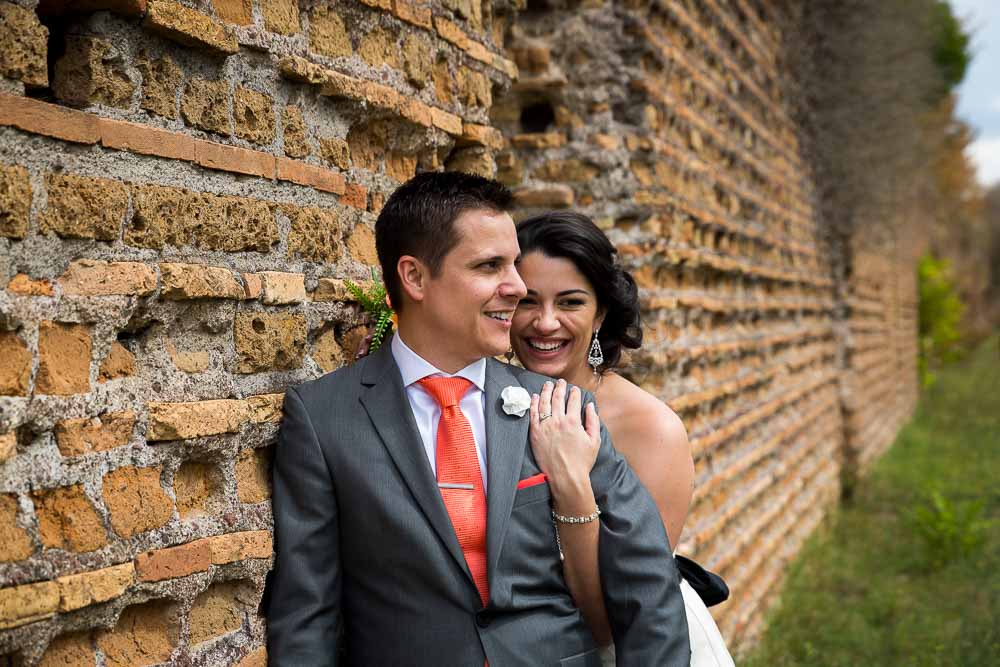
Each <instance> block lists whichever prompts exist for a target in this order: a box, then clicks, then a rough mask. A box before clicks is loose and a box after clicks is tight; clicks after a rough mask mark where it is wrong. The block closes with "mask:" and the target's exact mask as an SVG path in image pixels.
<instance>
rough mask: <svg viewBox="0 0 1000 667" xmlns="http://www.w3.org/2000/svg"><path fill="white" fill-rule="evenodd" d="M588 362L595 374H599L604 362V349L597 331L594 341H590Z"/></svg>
mask: <svg viewBox="0 0 1000 667" xmlns="http://www.w3.org/2000/svg"><path fill="white" fill-rule="evenodd" d="M598 331H600V329H598ZM587 363H588V364H590V366H591V367H592V368H593V369H594V375H597V369H598V368H600V366H601V364H603V363H604V350H602V349H601V341H599V340H598V339H597V331H595V332H594V338H593V341H592V342H591V343H590V352H588V353H587Z"/></svg>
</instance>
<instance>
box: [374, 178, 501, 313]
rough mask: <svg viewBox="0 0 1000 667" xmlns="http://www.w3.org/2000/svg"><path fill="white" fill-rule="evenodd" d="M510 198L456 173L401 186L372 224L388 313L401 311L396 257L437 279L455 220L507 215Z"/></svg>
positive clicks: (484, 181) (491, 184)
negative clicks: (410, 259) (473, 213)
mask: <svg viewBox="0 0 1000 667" xmlns="http://www.w3.org/2000/svg"><path fill="white" fill-rule="evenodd" d="M511 198H512V195H511V192H510V190H508V189H507V188H506V187H505V186H504V185H503V184H502V183H499V182H497V181H494V180H491V179H488V178H483V177H482V176H475V175H473V174H464V173H462V172H458V171H446V172H433V171H432V172H425V173H422V174H417V175H416V176H414V177H413V178H411V179H410V180H408V181H407V182H406V183H404V184H403V185H401V186H399V188H397V189H396V191H395V192H393V193H392V195H391V196H390V197H389V200H388V201H387V202H386V203H385V206H383V207H382V211H381V213H379V216H378V220H376V221H375V250H376V252H377V253H378V260H379V264H381V265H382V280H383V281H384V282H385V288H386V291H387V292H388V293H389V299H391V300H392V307H393V308H395V309H396V310H397V311H398V310H400V309H401V308H402V307H403V298H402V293H401V291H402V287H401V285H400V282H399V275H397V273H396V264H398V263H399V258H400V257H402V256H403V255H413V256H414V257H416V258H418V259H420V260H421V261H423V262H426V263H427V266H428V267H429V268H430V271H431V274H432V275H437V274H438V272H439V270H440V269H441V264H442V262H444V258H445V256H446V255H447V254H448V253H449V252H451V250H452V249H453V248H454V247H455V246H456V245H457V244H458V242H459V236H458V234H456V233H455V220H457V219H458V218H459V216H461V215H462V213H464V212H466V211H470V210H476V209H484V210H488V211H493V212H502V211H506V210H507V208H508V207H509V206H510V201H511Z"/></svg>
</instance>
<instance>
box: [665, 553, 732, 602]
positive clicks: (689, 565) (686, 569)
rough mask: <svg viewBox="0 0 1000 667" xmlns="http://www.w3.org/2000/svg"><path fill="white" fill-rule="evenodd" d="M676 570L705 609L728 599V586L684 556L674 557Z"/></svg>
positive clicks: (718, 577)
mask: <svg viewBox="0 0 1000 667" xmlns="http://www.w3.org/2000/svg"><path fill="white" fill-rule="evenodd" d="M674 560H676V561H677V570H678V571H679V572H680V573H681V576H682V577H684V579H685V580H686V581H687V582H688V583H689V584H691V588H693V589H694V590H695V592H696V593H697V594H698V597H700V598H701V601H702V602H704V603H705V606H706V607H711V606H713V605H717V604H719V603H720V602H725V601H726V600H728V599H729V586H726V582H725V581H724V580H723V579H722V577H720V576H719V575H717V574H715V573H714V572H709V571H708V570H706V569H705V568H703V567H702V566H701V565H698V563H696V562H694V561H693V560H691V559H690V558H685V557H684V556H674Z"/></svg>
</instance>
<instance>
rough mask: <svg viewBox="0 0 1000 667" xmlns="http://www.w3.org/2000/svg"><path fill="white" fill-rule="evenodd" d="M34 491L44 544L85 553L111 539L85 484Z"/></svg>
mask: <svg viewBox="0 0 1000 667" xmlns="http://www.w3.org/2000/svg"><path fill="white" fill-rule="evenodd" d="M31 495H32V499H33V500H34V502H35V514H36V515H37V516H38V535H39V538H40V539H41V541H42V546H44V547H46V548H48V549H63V550H65V551H75V552H78V553H84V552H88V551H94V550H95V549H100V548H101V547H103V546H104V545H105V544H107V543H108V536H107V533H106V532H105V530H104V522H103V521H101V517H100V515H98V514H97V510H96V509H95V508H94V504H93V503H92V502H91V500H90V499H89V498H88V497H87V496H86V494H85V493H84V491H83V486H82V485H80V484H76V485H74V486H65V487H61V488H58V489H51V490H47V491H33V492H32V494H31Z"/></svg>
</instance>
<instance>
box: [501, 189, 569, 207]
mask: <svg viewBox="0 0 1000 667" xmlns="http://www.w3.org/2000/svg"><path fill="white" fill-rule="evenodd" d="M573 199H574V195H573V189H572V188H570V187H569V186H568V185H561V184H558V185H557V184H554V185H550V186H539V187H530V186H528V187H523V188H518V189H516V190H514V201H515V202H517V204H518V205H519V206H525V207H531V208H566V207H567V206H572V205H573Z"/></svg>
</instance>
